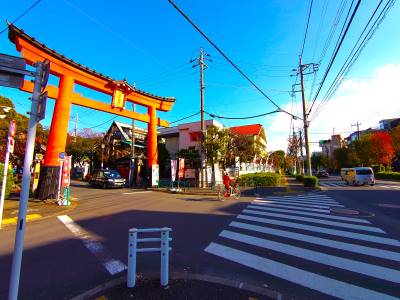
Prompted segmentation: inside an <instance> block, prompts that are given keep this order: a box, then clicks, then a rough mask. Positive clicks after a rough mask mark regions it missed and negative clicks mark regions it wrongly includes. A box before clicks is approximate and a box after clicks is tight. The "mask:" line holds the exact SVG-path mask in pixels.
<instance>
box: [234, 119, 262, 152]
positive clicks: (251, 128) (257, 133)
mask: <svg viewBox="0 0 400 300" xmlns="http://www.w3.org/2000/svg"><path fill="white" fill-rule="evenodd" d="M229 130H230V131H231V132H232V133H235V134H239V135H244V136H248V137H249V138H251V139H252V140H253V141H254V142H259V143H260V144H261V145H262V147H263V148H264V149H265V151H266V150H267V137H266V134H265V129H264V126H262V125H261V124H250V125H243V126H234V127H229Z"/></svg>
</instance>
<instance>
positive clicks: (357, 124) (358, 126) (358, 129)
mask: <svg viewBox="0 0 400 300" xmlns="http://www.w3.org/2000/svg"><path fill="white" fill-rule="evenodd" d="M360 125H361V123H359V122H358V121H357V123H356V124H351V127H353V126H357V140H359V139H360Z"/></svg>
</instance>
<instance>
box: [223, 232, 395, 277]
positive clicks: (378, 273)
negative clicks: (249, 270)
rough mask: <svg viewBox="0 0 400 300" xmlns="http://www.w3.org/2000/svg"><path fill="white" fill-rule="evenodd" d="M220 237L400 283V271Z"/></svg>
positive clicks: (242, 238)
mask: <svg viewBox="0 0 400 300" xmlns="http://www.w3.org/2000/svg"><path fill="white" fill-rule="evenodd" d="M219 236H221V237H224V238H228V239H231V240H235V241H238V242H241V243H245V244H249V245H253V246H258V247H261V248H265V249H270V250H273V251H277V252H280V253H285V254H287V255H291V256H296V257H300V258H302V259H305V260H309V261H313V262H317V263H320V264H324V265H328V266H331V267H335V268H340V269H343V270H347V271H351V272H355V273H360V274H364V275H367V276H371V277H375V278H379V279H383V280H387V281H391V282H394V283H400V271H397V270H393V269H389V268H386V267H381V266H377V265H372V264H368V263H364V262H361V261H357V260H352V259H348V258H343V257H339V256H334V255H330V254H326V253H321V252H318V251H313V250H309V249H305V248H300V247H296V246H292V245H288V244H283V243H279V242H275V241H270V240H265V239H260V238H258V237H254V236H250V235H246V234H242V233H237V232H232V231H229V230H223V231H222V232H221V233H220V234H219Z"/></svg>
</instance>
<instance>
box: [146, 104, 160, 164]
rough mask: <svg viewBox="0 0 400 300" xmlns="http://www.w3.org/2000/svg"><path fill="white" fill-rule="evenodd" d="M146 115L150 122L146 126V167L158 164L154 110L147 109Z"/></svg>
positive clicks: (152, 108)
mask: <svg viewBox="0 0 400 300" xmlns="http://www.w3.org/2000/svg"><path fill="white" fill-rule="evenodd" d="M147 113H148V115H149V116H150V122H149V123H148V124H147V166H148V167H149V168H151V166H152V165H154V164H157V163H158V151H157V116H156V109H155V107H153V106H149V107H148V108H147Z"/></svg>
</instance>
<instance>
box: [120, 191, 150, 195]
mask: <svg viewBox="0 0 400 300" xmlns="http://www.w3.org/2000/svg"><path fill="white" fill-rule="evenodd" d="M144 193H152V191H138V192H127V193H123V194H124V195H133V194H144Z"/></svg>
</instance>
